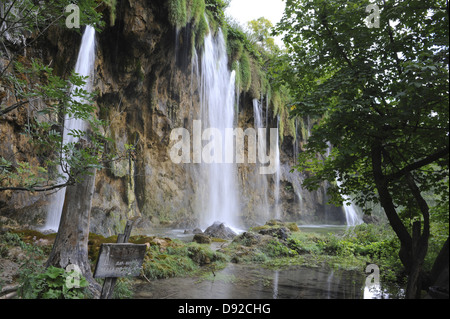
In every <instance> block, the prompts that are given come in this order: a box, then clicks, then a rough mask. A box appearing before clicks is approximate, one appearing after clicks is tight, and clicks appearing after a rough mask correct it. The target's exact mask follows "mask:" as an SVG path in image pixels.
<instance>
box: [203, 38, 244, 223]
mask: <svg viewBox="0 0 450 319" xmlns="http://www.w3.org/2000/svg"><path fill="white" fill-rule="evenodd" d="M235 79H236V76H235V72H234V71H233V72H230V71H229V69H228V56H227V50H226V44H225V39H224V36H223V33H222V31H221V30H219V31H218V32H217V35H216V36H214V35H213V32H209V35H208V36H206V37H205V41H204V51H203V54H202V58H201V80H200V104H201V109H202V111H201V113H202V115H201V117H202V119H201V120H202V125H203V130H204V131H203V140H204V141H205V140H206V141H209V143H208V144H207V147H206V148H207V149H209V150H210V151H211V153H212V154H213V156H212V157H213V158H217V157H221V159H222V160H221V161H220V162H216V161H213V162H212V163H203V162H202V163H201V164H200V165H201V172H202V174H203V180H204V182H205V183H206V187H204V189H205V190H206V193H203V194H200V196H201V197H202V200H203V203H204V204H203V207H202V210H203V212H202V214H201V216H200V225H201V227H207V226H210V225H211V224H213V223H214V222H216V221H217V222H221V223H225V224H226V225H227V226H229V227H231V228H240V223H239V219H238V217H239V208H240V205H239V199H238V182H237V165H236V164H234V163H233V164H229V163H226V160H225V158H226V156H227V154H228V155H229V154H235V152H234V143H233V141H232V140H229V139H226V138H224V139H223V140H221V141H219V140H214V137H217V136H226V135H227V134H226V130H227V129H233V127H234V119H235V105H234V103H235ZM215 132H217V133H219V134H214V133H215ZM208 146H210V148H208ZM216 152H220V153H216ZM212 154H211V155H212Z"/></svg>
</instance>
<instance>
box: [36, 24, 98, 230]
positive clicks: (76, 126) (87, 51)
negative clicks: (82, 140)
mask: <svg viewBox="0 0 450 319" xmlns="http://www.w3.org/2000/svg"><path fill="white" fill-rule="evenodd" d="M94 64H95V29H94V28H93V27H91V26H86V30H85V31H84V34H83V38H82V41H81V46H80V51H79V53H78V59H77V63H76V65H75V72H76V73H78V74H79V75H82V76H91V75H92V72H93V70H94ZM75 89H77V87H74V88H73V89H72V92H73V91H74V90H75ZM84 89H85V90H86V91H88V92H90V91H91V89H92V83H91V79H88V80H87V81H86V84H85V87H84ZM85 129H86V124H85V122H84V120H82V119H78V118H74V117H71V116H70V115H69V114H66V117H65V119H64V131H63V143H64V144H68V143H75V142H77V141H76V139H75V137H73V136H71V135H69V133H70V132H71V131H72V130H80V131H84V130H85ZM58 170H59V174H60V175H63V176H65V178H62V179H61V180H60V181H59V182H61V183H64V182H65V180H66V178H67V175H66V174H65V173H63V172H62V170H61V167H59V168H58ZM65 194H66V189H65V188H62V189H60V190H58V192H56V193H55V194H54V195H53V196H52V199H51V203H50V205H49V208H48V213H47V220H46V224H45V227H44V229H46V230H55V231H58V228H59V222H60V219H61V213H62V208H63V205H64V198H65Z"/></svg>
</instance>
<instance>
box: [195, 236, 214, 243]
mask: <svg viewBox="0 0 450 319" xmlns="http://www.w3.org/2000/svg"><path fill="white" fill-rule="evenodd" d="M192 241H194V242H196V243H198V244H211V238H210V237H209V236H207V235H205V234H195V235H194V239H193V240H192Z"/></svg>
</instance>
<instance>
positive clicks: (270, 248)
mask: <svg viewBox="0 0 450 319" xmlns="http://www.w3.org/2000/svg"><path fill="white" fill-rule="evenodd" d="M263 252H264V253H265V254H266V255H267V256H268V257H271V258H274V257H288V256H291V257H292V256H295V255H296V252H295V251H294V250H292V249H290V248H289V247H288V246H286V245H283V244H282V243H281V242H280V241H279V240H275V239H274V240H271V241H269V242H268V244H267V245H266V246H265V247H264V248H263Z"/></svg>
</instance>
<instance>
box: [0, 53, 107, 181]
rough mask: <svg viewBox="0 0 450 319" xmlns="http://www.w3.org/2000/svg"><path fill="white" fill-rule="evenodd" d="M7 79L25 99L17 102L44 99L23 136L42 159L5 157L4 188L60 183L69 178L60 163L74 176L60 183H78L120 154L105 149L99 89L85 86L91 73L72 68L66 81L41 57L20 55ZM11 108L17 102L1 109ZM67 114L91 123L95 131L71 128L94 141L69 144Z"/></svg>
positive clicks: (1, 160) (1, 162)
mask: <svg viewBox="0 0 450 319" xmlns="http://www.w3.org/2000/svg"><path fill="white" fill-rule="evenodd" d="M2 79H3V82H2V85H3V86H4V87H5V88H7V89H8V90H14V92H15V97H16V100H17V101H22V102H17V103H16V105H19V106H20V103H23V104H27V103H34V102H35V101H39V102H40V104H39V108H36V111H34V112H32V113H29V115H28V116H29V117H28V121H27V122H26V124H25V125H24V127H23V135H24V136H25V138H26V139H28V141H29V146H30V148H31V149H29V150H28V152H29V154H31V155H34V156H35V157H37V158H38V159H39V162H31V161H24V162H16V163H13V162H12V161H11V160H9V159H8V158H5V157H0V181H1V182H0V189H13V188H14V189H15V188H18V189H22V190H45V189H48V188H51V187H53V186H57V185H58V184H57V183H58V182H57V181H59V180H61V179H63V178H65V177H64V176H65V175H64V174H59V173H58V170H57V167H58V166H60V165H61V168H62V172H63V173H66V174H67V175H68V176H69V177H68V179H65V181H64V182H60V183H59V185H63V184H73V183H77V182H80V181H81V180H82V179H83V178H84V177H85V176H86V172H87V171H88V170H89V168H92V167H95V168H98V169H100V168H102V161H103V160H106V159H107V157H108V159H112V158H113V157H114V156H115V155H114V154H108V155H106V154H105V153H103V151H104V145H105V143H106V142H108V140H107V139H106V138H105V137H103V136H101V133H100V131H101V129H100V128H101V127H102V126H103V125H104V123H103V122H102V121H99V120H98V119H97V118H96V116H95V107H94V104H93V101H94V98H95V94H94V93H90V92H88V91H86V90H85V89H82V88H81V87H83V85H84V84H85V82H86V77H82V76H80V75H77V74H75V73H72V74H71V75H70V76H69V78H68V79H67V80H65V79H63V78H61V77H59V76H57V75H55V74H54V70H53V69H52V68H50V67H49V66H46V65H44V64H43V63H42V62H41V61H38V60H36V59H31V60H28V59H27V58H25V57H20V58H19V60H18V61H16V62H14V68H12V69H11V70H10V72H7V73H5V74H4V75H3V77H2ZM13 107H14V105H13ZM8 108H11V107H10V106H9V107H8V106H4V105H2V106H1V108H0V111H3V110H7V109H8ZM0 114H2V113H0ZM5 114H7V113H5ZM66 115H68V116H70V117H74V118H78V119H82V120H84V121H85V122H86V123H87V125H88V127H89V128H90V131H89V132H83V131H78V130H71V131H70V132H68V135H72V136H75V137H78V138H81V139H84V140H86V141H89V145H84V147H80V145H79V144H76V143H63V136H62V132H61V128H62V127H61V123H62V122H63V119H64V117H65V116H66ZM109 142H111V141H109Z"/></svg>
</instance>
